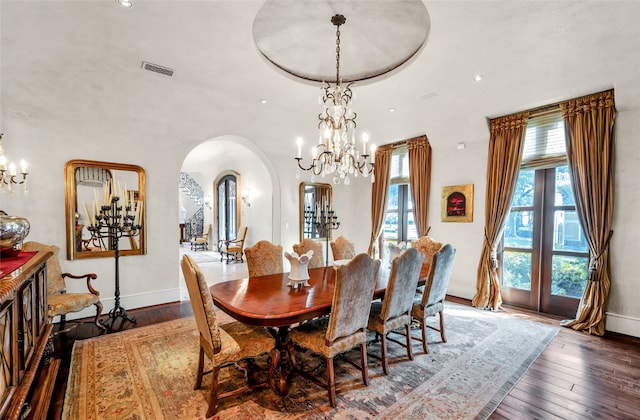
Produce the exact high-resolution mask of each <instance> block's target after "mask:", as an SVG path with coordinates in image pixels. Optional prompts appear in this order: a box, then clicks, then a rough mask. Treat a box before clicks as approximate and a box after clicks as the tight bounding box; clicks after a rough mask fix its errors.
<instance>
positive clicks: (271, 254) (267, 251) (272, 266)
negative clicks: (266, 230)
mask: <svg viewBox="0 0 640 420" xmlns="http://www.w3.org/2000/svg"><path fill="white" fill-rule="evenodd" d="M244 254H245V256H246V257H247V268H248V269H249V277H257V276H267V275H269V274H277V273H282V272H283V269H282V258H283V255H284V254H283V253H282V245H275V244H272V243H271V242H269V241H258V242H257V243H256V244H255V245H253V246H252V247H250V248H245V250H244Z"/></svg>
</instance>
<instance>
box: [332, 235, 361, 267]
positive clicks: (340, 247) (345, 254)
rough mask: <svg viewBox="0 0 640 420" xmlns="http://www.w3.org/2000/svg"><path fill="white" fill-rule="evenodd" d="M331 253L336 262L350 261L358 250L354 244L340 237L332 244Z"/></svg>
mask: <svg viewBox="0 0 640 420" xmlns="http://www.w3.org/2000/svg"><path fill="white" fill-rule="evenodd" d="M331 253H332V254H333V260H334V261H337V260H348V259H351V258H353V257H355V256H356V248H355V246H354V245H353V242H351V241H350V240H348V239H346V238H345V237H343V236H338V238H337V239H336V240H335V241H334V242H331Z"/></svg>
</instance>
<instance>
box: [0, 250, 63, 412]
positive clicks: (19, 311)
mask: <svg viewBox="0 0 640 420" xmlns="http://www.w3.org/2000/svg"><path fill="white" fill-rule="evenodd" d="M51 255H52V254H51V252H38V253H37V254H36V255H34V256H33V257H32V258H31V259H30V260H29V261H27V262H26V263H25V264H24V265H22V266H21V267H20V268H18V269H17V270H15V271H13V272H12V273H9V274H8V275H7V276H5V277H2V279H0V419H12V420H13V419H21V418H28V417H33V416H32V415H31V416H30V412H31V411H32V409H33V408H34V407H42V404H41V403H38V404H31V402H30V401H29V399H30V397H31V395H32V393H33V388H35V387H33V385H34V383H35V382H37V380H36V376H37V375H38V370H39V367H40V362H41V359H42V356H43V353H44V352H45V347H47V342H48V341H49V335H50V334H51V329H52V324H51V323H50V322H49V319H48V318H47V260H48V259H49V257H50V256H51ZM39 409H42V408H39Z"/></svg>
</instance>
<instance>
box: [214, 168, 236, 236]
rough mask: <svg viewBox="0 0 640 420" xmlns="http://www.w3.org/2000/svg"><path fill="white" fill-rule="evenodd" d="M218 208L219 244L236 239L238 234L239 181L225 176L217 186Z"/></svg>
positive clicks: (233, 176)
mask: <svg viewBox="0 0 640 420" xmlns="http://www.w3.org/2000/svg"><path fill="white" fill-rule="evenodd" d="M216 191H217V194H216V195H217V198H218V200H217V201H218V202H217V207H218V209H217V210H218V242H219V241H224V240H229V239H235V238H236V234H237V232H238V179H237V177H236V176H235V175H233V174H230V175H225V176H224V177H222V178H221V179H220V180H219V181H218V184H217V185H216Z"/></svg>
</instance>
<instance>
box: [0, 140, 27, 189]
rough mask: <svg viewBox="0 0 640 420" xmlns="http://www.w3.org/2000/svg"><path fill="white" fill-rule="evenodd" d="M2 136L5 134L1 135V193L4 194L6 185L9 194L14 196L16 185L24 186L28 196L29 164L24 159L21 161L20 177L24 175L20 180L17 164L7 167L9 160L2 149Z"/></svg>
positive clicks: (10, 164)
mask: <svg viewBox="0 0 640 420" xmlns="http://www.w3.org/2000/svg"><path fill="white" fill-rule="evenodd" d="M2 136H4V134H1V133H0V192H4V189H5V185H6V186H7V189H8V190H9V193H10V194H12V195H13V186H14V185H16V184H18V185H19V184H24V192H25V194H26V193H27V192H28V191H27V175H28V174H29V173H28V172H27V162H26V161H25V160H24V159H22V160H21V161H20V175H22V178H21V179H20V180H18V179H17V177H18V174H17V172H16V165H15V163H13V162H11V163H9V166H8V167H7V158H6V156H5V155H4V149H3V148H2Z"/></svg>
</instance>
